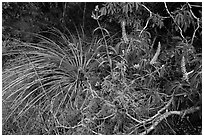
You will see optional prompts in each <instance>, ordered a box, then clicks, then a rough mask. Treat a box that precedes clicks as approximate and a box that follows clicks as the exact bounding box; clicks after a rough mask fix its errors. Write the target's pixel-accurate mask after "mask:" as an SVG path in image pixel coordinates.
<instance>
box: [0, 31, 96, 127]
mask: <svg viewBox="0 0 204 137" xmlns="http://www.w3.org/2000/svg"><path fill="white" fill-rule="evenodd" d="M49 34H53V35H54V36H55V38H58V40H57V41H55V40H52V39H49V38H47V37H44V36H42V35H38V34H35V37H37V38H38V40H39V42H38V43H24V42H20V41H17V40H14V41H15V42H10V43H9V44H7V45H6V46H5V48H4V49H5V50H4V51H3V57H7V58H10V61H9V63H7V65H6V66H4V70H3V93H2V99H3V108H5V110H3V111H4V112H3V125H5V124H7V123H8V122H9V121H10V120H11V121H12V122H15V121H19V120H20V119H21V118H22V117H24V116H27V115H26V114H27V113H28V112H30V111H31V112H35V111H38V112H39V115H40V114H44V113H45V112H49V113H50V114H51V117H53V118H55V120H54V124H55V125H62V123H60V121H58V119H57V118H56V117H57V116H58V115H59V114H60V113H61V112H64V111H68V110H70V111H72V112H80V111H82V110H83V109H84V108H85V106H86V105H87V98H90V97H94V96H96V94H94V91H93V90H92V89H91V86H90V83H89V78H90V77H89V73H90V72H91V71H92V69H93V68H94V67H96V66H97V64H99V62H98V60H97V59H96V58H95V57H96V55H97V53H96V52H97V51H98V50H93V49H97V48H98V47H95V46H96V45H97V41H93V42H92V43H85V42H84V41H83V40H82V38H80V37H79V35H78V37H77V38H76V37H74V36H73V35H70V36H67V35H65V34H63V33H61V32H60V31H59V30H57V29H52V30H51V33H49ZM8 64H11V65H10V66H9V65H8ZM25 125H26V124H25Z"/></svg>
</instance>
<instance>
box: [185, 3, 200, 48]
mask: <svg viewBox="0 0 204 137" xmlns="http://www.w3.org/2000/svg"><path fill="white" fill-rule="evenodd" d="M187 4H188V6H189V8H190V13H191V14H192V16H193V17H194V18H195V19H196V20H197V27H196V29H195V30H194V32H193V36H192V38H191V45H192V44H193V41H194V38H195V34H196V32H197V30H198V29H199V28H200V24H199V22H200V19H199V18H198V17H196V16H195V14H194V13H193V11H192V10H191V8H192V6H191V5H190V4H189V3H188V2H187Z"/></svg>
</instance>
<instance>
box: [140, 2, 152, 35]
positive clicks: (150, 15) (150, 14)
mask: <svg viewBox="0 0 204 137" xmlns="http://www.w3.org/2000/svg"><path fill="white" fill-rule="evenodd" d="M141 5H142V7H144V8H145V9H146V10H147V11H148V12H149V17H148V19H147V22H146V25H145V27H144V28H143V29H142V31H141V32H140V34H139V37H141V35H142V33H143V31H144V30H145V29H146V28H147V26H148V24H149V21H150V19H152V11H151V10H150V9H148V8H147V7H146V6H145V5H143V4H141Z"/></svg>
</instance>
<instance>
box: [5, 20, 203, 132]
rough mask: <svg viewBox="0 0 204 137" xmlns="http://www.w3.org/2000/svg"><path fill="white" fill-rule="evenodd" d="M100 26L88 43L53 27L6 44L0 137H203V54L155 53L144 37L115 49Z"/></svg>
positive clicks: (181, 47)
mask: <svg viewBox="0 0 204 137" xmlns="http://www.w3.org/2000/svg"><path fill="white" fill-rule="evenodd" d="M97 23H98V24H99V27H98V28H97V29H96V30H98V29H99V30H101V32H102V36H103V37H102V38H97V37H95V38H92V40H91V41H86V40H84V39H83V37H82V36H81V35H80V33H79V32H78V35H77V36H74V35H72V34H71V33H69V34H70V35H65V34H63V33H61V32H60V31H59V30H57V29H51V30H50V31H49V32H47V33H48V34H49V36H52V37H51V38H49V37H45V36H43V35H42V34H32V35H33V37H35V38H36V42H33V43H28V42H22V41H18V40H15V39H10V40H8V41H4V43H3V59H5V60H7V61H5V62H4V64H3V72H2V73H3V74H2V86H3V88H2V89H3V91H2V113H3V115H2V120H3V122H2V126H3V134H46V135H53V134H63V135H65V134H66V135H67V134H69V135H70V134H83V135H84V134H94V135H95V134H183V132H181V131H183V130H185V131H186V132H185V133H189V134H201V124H198V123H199V122H201V116H202V114H201V98H202V82H201V80H202V77H201V75H202V72H201V71H202V69H201V67H202V63H201V54H199V53H196V51H195V49H194V47H193V46H192V45H191V44H187V43H185V42H183V41H179V42H178V43H176V46H175V48H172V49H164V48H162V43H160V42H159V44H158V46H157V49H156V51H154V50H153V49H152V44H153V42H152V41H151V40H150V36H149V33H148V32H146V31H143V33H142V34H137V33H136V34H135V35H134V37H133V36H129V37H128V42H124V41H123V40H121V41H120V42H118V43H116V44H113V42H112V41H114V39H117V38H114V37H111V36H110V35H109V33H108V30H106V29H105V28H102V26H100V23H99V21H98V20H97ZM164 56H165V58H163V57H164ZM195 115H196V119H197V120H198V121H199V122H197V125H196V124H195V123H194V124H193V121H194V120H195V117H194V116H195ZM193 117H194V118H193ZM192 119H194V120H192ZM183 125H187V126H183ZM163 131H165V133H164V132H163Z"/></svg>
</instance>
